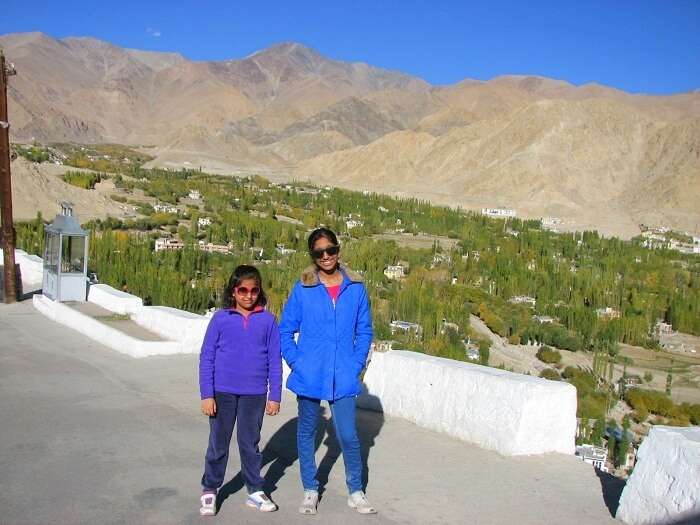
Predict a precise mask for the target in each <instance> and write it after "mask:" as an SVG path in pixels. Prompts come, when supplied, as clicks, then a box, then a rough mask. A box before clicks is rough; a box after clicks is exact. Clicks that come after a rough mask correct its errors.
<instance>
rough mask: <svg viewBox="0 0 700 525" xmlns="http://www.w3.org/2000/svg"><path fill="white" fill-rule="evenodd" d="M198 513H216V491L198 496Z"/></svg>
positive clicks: (212, 514)
mask: <svg viewBox="0 0 700 525" xmlns="http://www.w3.org/2000/svg"><path fill="white" fill-rule="evenodd" d="M199 503H200V505H201V506H200V507H199V514H200V516H214V515H215V514H216V493H214V492H207V493H206V494H202V496H201V497H200V498H199Z"/></svg>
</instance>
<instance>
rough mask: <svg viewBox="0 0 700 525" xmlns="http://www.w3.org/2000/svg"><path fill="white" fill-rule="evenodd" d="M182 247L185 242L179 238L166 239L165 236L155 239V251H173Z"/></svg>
mask: <svg viewBox="0 0 700 525" xmlns="http://www.w3.org/2000/svg"><path fill="white" fill-rule="evenodd" d="M184 247H185V243H183V242H182V241H181V240H179V239H168V238H165V237H161V238H159V239H156V246H155V251H156V252H160V251H175V250H182V249H183V248H184Z"/></svg>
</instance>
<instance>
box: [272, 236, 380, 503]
mask: <svg viewBox="0 0 700 525" xmlns="http://www.w3.org/2000/svg"><path fill="white" fill-rule="evenodd" d="M309 253H310V255H311V259H312V260H313V265H312V266H310V267H308V268H307V269H306V270H304V272H302V274H301V279H300V280H299V281H297V282H296V283H295V285H294V288H293V289H292V292H291V294H290V296H289V299H288V300H287V304H286V305H285V307H284V310H283V312H282V320H281V322H280V337H281V346H282V356H283V357H284V359H285V361H286V362H287V364H288V365H289V367H290V368H291V374H290V375H289V378H288V379H287V388H289V389H290V390H291V391H292V392H294V393H295V394H297V405H298V410H299V419H298V426H297V447H298V453H299V466H300V469H301V481H302V485H303V487H304V499H303V501H302V503H301V506H300V507H299V512H301V513H302V514H316V507H317V505H318V488H319V482H318V480H317V479H316V475H317V466H316V460H315V457H314V456H315V447H314V443H315V437H316V426H317V423H318V417H319V412H320V403H321V400H326V401H327V402H328V405H329V406H330V409H331V417H332V420H333V425H334V427H335V433H336V435H337V437H338V440H339V442H340V447H341V450H342V451H343V461H344V463H345V473H346V483H347V487H348V491H349V493H350V495H349V497H348V505H349V506H350V507H351V508H353V509H356V510H357V511H358V512H360V513H362V514H373V513H375V512H376V510H375V509H374V508H373V507H372V506H371V505H370V503H369V501H367V498H366V496H365V494H364V492H363V491H362V458H361V455H360V440H359V438H358V436H357V425H356V422H355V398H356V396H357V394H359V393H360V382H359V377H358V376H359V375H360V372H361V371H362V369H363V368H364V366H365V361H366V360H367V354H368V353H369V347H370V344H371V342H372V317H371V315H370V306H369V300H368V298H367V290H366V289H365V286H364V284H363V282H362V277H361V276H360V275H358V274H357V273H355V272H353V271H351V270H350V269H348V268H347V267H345V266H343V265H341V264H340V263H339V260H338V256H339V254H340V245H339V243H338V238H337V237H336V235H335V233H333V232H332V231H331V230H329V229H327V228H319V229H317V230H314V231H313V232H312V233H311V235H310V236H309Z"/></svg>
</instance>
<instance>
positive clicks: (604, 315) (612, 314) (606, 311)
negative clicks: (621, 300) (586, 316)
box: [595, 306, 620, 319]
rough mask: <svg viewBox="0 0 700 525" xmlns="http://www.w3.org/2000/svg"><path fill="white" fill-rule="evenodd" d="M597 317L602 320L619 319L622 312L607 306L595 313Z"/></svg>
mask: <svg viewBox="0 0 700 525" xmlns="http://www.w3.org/2000/svg"><path fill="white" fill-rule="evenodd" d="M595 313H596V315H597V316H598V317H600V318H601V319H617V318H618V317H620V310H618V309H617V308H613V307H612V306H606V307H605V308H598V309H596V311H595Z"/></svg>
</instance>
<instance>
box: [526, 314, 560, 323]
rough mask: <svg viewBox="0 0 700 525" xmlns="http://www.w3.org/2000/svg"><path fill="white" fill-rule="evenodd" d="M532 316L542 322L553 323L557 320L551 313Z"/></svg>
mask: <svg viewBox="0 0 700 525" xmlns="http://www.w3.org/2000/svg"><path fill="white" fill-rule="evenodd" d="M532 318H533V319H534V320H535V321H537V322H538V323H540V324H552V323H554V322H555V321H556V319H554V317H550V316H549V315H533V316H532Z"/></svg>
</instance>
